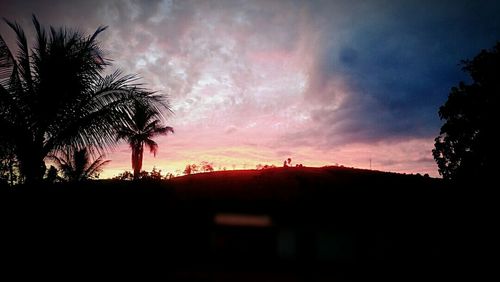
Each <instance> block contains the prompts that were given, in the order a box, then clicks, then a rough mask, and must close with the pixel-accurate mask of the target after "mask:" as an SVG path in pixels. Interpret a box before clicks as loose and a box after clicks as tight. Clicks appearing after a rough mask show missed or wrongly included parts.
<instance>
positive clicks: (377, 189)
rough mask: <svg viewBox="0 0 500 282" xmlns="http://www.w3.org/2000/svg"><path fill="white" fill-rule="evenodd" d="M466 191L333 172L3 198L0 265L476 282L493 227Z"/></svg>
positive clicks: (76, 188) (73, 273) (198, 276)
mask: <svg viewBox="0 0 500 282" xmlns="http://www.w3.org/2000/svg"><path fill="white" fill-rule="evenodd" d="M467 189H468V190H467ZM467 191H474V190H473V187H462V188H457V187H451V186H448V185H446V184H445V183H443V182H442V181H440V180H436V179H429V178H424V177H420V176H408V175H396V174H388V173H380V172H372V171H363V170H353V169H345V168H300V169H298V168H289V169H283V168H278V169H268V170H262V171H228V172H216V173H210V174H199V175H192V176H187V177H180V178H177V179H173V180H171V181H165V182H147V181H143V182H138V183H132V182H119V181H95V182H87V183H79V184H71V185H70V184H58V185H40V186H39V187H18V188H16V189H15V190H7V189H6V188H5V189H2V192H1V197H2V198H1V204H2V210H1V212H2V227H1V232H2V239H1V240H2V250H1V256H2V261H4V263H3V268H4V269H5V270H8V271H10V272H12V273H14V274H15V275H16V277H18V278H22V277H23V276H25V275H29V276H35V277H38V278H42V277H52V278H53V277H57V276H60V277H64V278H77V277H87V278H90V279H101V278H104V279H106V278H115V279H116V278H118V277H127V278H131V277H137V278H140V279H141V280H144V279H146V277H158V278H159V279H162V280H165V279H167V280H168V281H358V280H367V279H370V280H372V279H384V280H398V281H408V280H425V281H429V280H431V281H436V280H452V279H457V278H462V279H463V278H469V279H477V278H478V277H479V276H480V275H482V274H484V270H483V268H488V267H489V265H488V262H486V261H482V258H483V257H482V256H483V253H484V251H485V250H486V251H487V249H488V248H489V242H490V241H489V240H488V239H487V237H488V236H489V235H487V233H488V231H487V230H489V227H488V226H491V225H492V222H489V221H488V218H492V216H491V215H488V214H487V211H484V206H483V204H482V203H483V200H482V198H481V197H484V196H485V195H479V193H470V192H467ZM480 198H481V200H478V199H480ZM477 266H479V267H480V268H477Z"/></svg>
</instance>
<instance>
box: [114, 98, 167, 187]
mask: <svg viewBox="0 0 500 282" xmlns="http://www.w3.org/2000/svg"><path fill="white" fill-rule="evenodd" d="M158 117H159V116H158V112H156V111H155V110H153V109H152V108H149V107H144V106H143V105H141V104H140V103H135V107H134V113H133V115H132V116H131V118H130V119H129V122H128V123H126V125H125V126H122V127H121V128H120V130H118V135H117V140H120V139H125V140H126V141H127V142H128V144H129V145H130V148H131V149H132V169H133V170H134V179H138V178H139V175H140V172H141V169H142V157H143V152H144V145H146V146H147V147H148V148H149V150H150V152H151V153H153V155H154V156H156V152H157V151H158V144H157V143H156V142H155V141H153V140H152V139H151V138H153V137H155V136H158V135H162V134H165V135H166V134H167V133H168V132H171V133H174V129H173V128H172V127H170V126H162V125H161V121H160V120H159V119H158Z"/></svg>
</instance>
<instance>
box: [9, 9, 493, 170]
mask: <svg viewBox="0 0 500 282" xmlns="http://www.w3.org/2000/svg"><path fill="white" fill-rule="evenodd" d="M4 2H5V1H4ZM4 2H2V9H1V11H2V16H4V17H7V18H9V19H14V20H16V21H18V22H20V23H22V24H23V25H24V26H25V27H28V26H29V17H30V15H31V13H36V14H37V15H38V17H39V18H40V20H41V21H42V22H43V23H46V24H52V25H62V24H64V25H67V26H70V27H78V28H79V29H81V30H83V31H85V32H91V31H92V30H93V29H95V28H96V27H97V26H99V25H108V26H109V30H108V31H106V33H105V34H103V36H102V37H101V40H102V43H103V46H104V47H105V48H106V49H107V50H108V53H109V57H110V58H113V59H114V66H113V67H115V68H120V69H123V70H125V71H126V72H132V73H139V74H140V75H141V76H142V77H143V81H144V82H145V83H146V84H147V85H148V86H149V87H150V88H152V89H154V90H158V91H160V92H161V93H164V94H165V95H169V97H170V99H171V102H172V107H173V110H174V112H175V116H174V117H172V119H170V120H169V121H168V122H169V124H170V125H172V126H173V127H174V128H175V129H176V134H175V135H173V136H167V137H161V138H159V139H158V141H159V144H160V153H159V155H158V156H157V158H155V159H153V158H149V157H148V158H146V160H145V168H146V169H148V170H149V169H151V168H152V166H156V167H159V168H162V169H163V170H164V171H165V170H170V171H175V170H179V169H180V168H181V167H183V166H184V165H185V164H186V163H188V162H199V161H202V160H208V161H213V162H215V165H216V167H217V166H220V167H228V168H229V167H232V166H233V164H234V165H236V166H237V167H247V168H249V167H254V166H255V165H256V164H257V163H275V164H280V163H281V162H282V159H285V158H287V157H292V159H294V160H296V161H297V162H301V163H304V164H306V165H325V164H333V163H339V164H345V165H350V166H359V167H368V165H369V161H370V160H372V166H373V167H374V168H377V169H383V170H391V171H399V172H421V173H429V174H431V175H437V172H436V167H435V165H434V162H433V160H432V158H431V154H430V151H431V149H432V146H433V138H434V137H435V136H436V135H437V134H438V132H439V126H440V121H439V119H438V117H437V114H436V113H437V109H438V107H439V106H440V105H441V104H442V103H443V102H444V101H445V100H446V97H447V94H448V90H449V88H450V87H451V86H453V85H454V84H456V83H457V82H458V81H460V80H463V79H466V77H465V76H464V75H463V74H462V73H461V72H460V69H459V67H458V66H457V64H458V63H459V62H460V60H461V59H465V58H470V57H472V56H473V55H474V54H476V53H477V52H478V51H479V50H480V49H482V48H488V47H490V46H492V45H493V44H494V42H495V41H496V40H499V39H500V18H499V17H498V16H497V15H498V12H499V11H500V5H499V4H498V3H495V2H496V1H439V3H434V2H435V1H404V2H401V1H160V0H158V1H106V2H101V1H82V2H78V1H50V4H49V3H48V2H47V1H7V2H5V3H4ZM352 2H355V3H352ZM0 32H1V34H2V35H3V36H4V35H5V34H7V33H9V31H8V30H7V28H6V26H5V25H2V26H1V27H0ZM109 158H111V159H112V160H113V163H112V165H110V166H109V168H108V170H107V171H106V172H105V175H112V174H116V173H117V172H119V171H120V170H124V169H128V168H129V152H128V148H127V146H126V145H123V146H122V147H120V148H119V149H118V150H117V151H116V152H114V153H112V154H111V155H110V156H109Z"/></svg>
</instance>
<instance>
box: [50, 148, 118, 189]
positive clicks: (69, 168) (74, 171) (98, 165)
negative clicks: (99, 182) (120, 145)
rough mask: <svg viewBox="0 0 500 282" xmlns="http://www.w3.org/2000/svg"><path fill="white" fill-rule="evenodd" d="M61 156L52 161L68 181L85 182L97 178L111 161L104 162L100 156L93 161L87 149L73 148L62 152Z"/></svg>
mask: <svg viewBox="0 0 500 282" xmlns="http://www.w3.org/2000/svg"><path fill="white" fill-rule="evenodd" d="M60 154H61V156H60V157H58V156H52V159H53V160H54V162H55V163H56V165H57V166H58V167H59V170H60V171H61V172H62V173H63V176H64V178H65V179H66V180H68V181H72V182H73V181H83V180H87V179H90V178H97V177H98V176H99V173H100V172H101V171H102V169H103V167H104V166H105V165H107V164H108V163H109V162H110V160H104V156H103V155H101V154H100V155H99V156H98V157H97V158H96V159H95V160H94V161H91V159H90V154H89V152H88V150H87V148H83V149H76V148H71V149H67V150H66V151H62V152H60Z"/></svg>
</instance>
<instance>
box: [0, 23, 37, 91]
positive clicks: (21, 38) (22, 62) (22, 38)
mask: <svg viewBox="0 0 500 282" xmlns="http://www.w3.org/2000/svg"><path fill="white" fill-rule="evenodd" d="M4 21H5V22H6V23H7V25H8V26H9V27H10V28H11V29H12V30H13V31H14V32H15V33H16V36H17V46H18V53H17V61H18V62H19V65H18V68H19V73H20V75H21V77H22V78H23V83H24V84H25V85H26V87H27V89H28V91H29V92H30V93H32V92H33V79H32V76H31V64H30V54H29V47H28V40H27V39H26V34H25V33H24V30H23V29H22V27H21V26H20V25H19V24H18V23H17V22H11V21H9V20H7V19H5V18H4Z"/></svg>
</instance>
